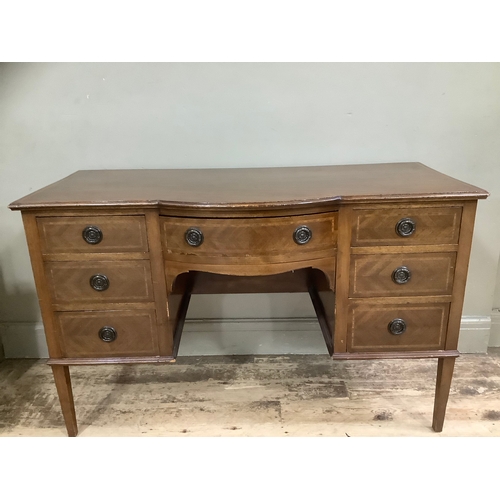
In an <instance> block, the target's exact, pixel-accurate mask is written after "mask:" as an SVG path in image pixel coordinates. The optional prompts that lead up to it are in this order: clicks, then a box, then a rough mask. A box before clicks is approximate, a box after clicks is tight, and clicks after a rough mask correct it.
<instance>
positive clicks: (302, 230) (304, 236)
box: [293, 226, 312, 245]
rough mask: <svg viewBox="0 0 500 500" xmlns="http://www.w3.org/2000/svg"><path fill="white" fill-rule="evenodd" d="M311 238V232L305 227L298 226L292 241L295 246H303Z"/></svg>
mask: <svg viewBox="0 0 500 500" xmlns="http://www.w3.org/2000/svg"><path fill="white" fill-rule="evenodd" d="M311 238H312V231H311V229H309V228H308V227H307V226H299V227H298V228H297V229H296V230H295V231H294V233H293V240H294V241H295V243H297V245H305V244H306V243H308V242H309V241H311Z"/></svg>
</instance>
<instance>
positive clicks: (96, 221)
mask: <svg viewBox="0 0 500 500" xmlns="http://www.w3.org/2000/svg"><path fill="white" fill-rule="evenodd" d="M37 224H38V231H39V233H40V240H41V246H42V253H43V254H44V255H46V254H61V253H120V252H147V251H148V239H147V234H146V222H145V220H144V217H143V216H140V215H138V216H135V215H134V216H118V215H112V216H93V215H92V216H91V215H89V216H85V217H38V218H37Z"/></svg>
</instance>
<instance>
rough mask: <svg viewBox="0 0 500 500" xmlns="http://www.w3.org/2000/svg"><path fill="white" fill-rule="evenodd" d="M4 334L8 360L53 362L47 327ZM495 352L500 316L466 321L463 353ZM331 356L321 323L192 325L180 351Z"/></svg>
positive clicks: (2, 327)
mask: <svg viewBox="0 0 500 500" xmlns="http://www.w3.org/2000/svg"><path fill="white" fill-rule="evenodd" d="M492 318H493V321H492ZM490 332H491V339H490ZM0 334H1V335H2V338H3V346H4V351H5V357H6V358H47V357H48V351H47V344H46V342H45V335H44V331H43V325H42V323H3V324H0ZM489 346H490V347H491V346H500V312H498V313H496V314H494V315H493V317H490V316H464V317H462V323H461V328H460V341H459V345H458V349H459V351H460V352H463V353H485V352H486V350H487V348H488V347H489ZM326 353H327V350H326V346H325V342H324V340H323V336H322V334H321V330H320V328H319V325H318V322H317V320H316V319H315V318H281V319H276V318H273V319H255V318H252V319H208V320H202V319H192V320H187V321H186V323H185V325H184V332H183V334H182V341H181V345H180V349H179V356H203V355H205V356H209V355H231V354H278V355H279V354H326Z"/></svg>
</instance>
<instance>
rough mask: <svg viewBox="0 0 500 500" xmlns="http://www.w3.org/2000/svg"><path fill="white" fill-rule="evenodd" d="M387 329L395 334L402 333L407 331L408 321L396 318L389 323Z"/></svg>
mask: <svg viewBox="0 0 500 500" xmlns="http://www.w3.org/2000/svg"><path fill="white" fill-rule="evenodd" d="M387 329H388V330H389V332H390V333H392V334H393V335H401V334H402V333H404V332H405V331H406V323H405V321H404V320H403V319H401V318H396V319H393V320H392V321H391V322H390V323H389V324H388V325H387Z"/></svg>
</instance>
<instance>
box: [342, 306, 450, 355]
mask: <svg viewBox="0 0 500 500" xmlns="http://www.w3.org/2000/svg"><path fill="white" fill-rule="evenodd" d="M448 312H449V304H448V303H437V304H429V303H425V304H415V303H414V304H411V303H410V304H407V303H402V302H400V303H398V302H392V303H391V304H378V303H374V302H371V301H369V300H351V301H350V304H349V323H348V341H347V349H348V351H349V352H364V351H366V352H367V351H398V350H399V351H401V350H403V351H420V350H434V349H443V348H444V343H445V337H446V329H447V325H448Z"/></svg>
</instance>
